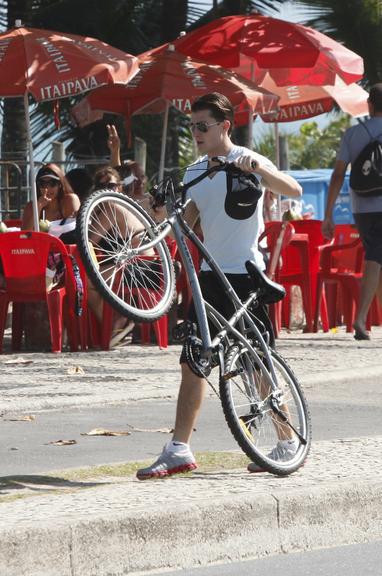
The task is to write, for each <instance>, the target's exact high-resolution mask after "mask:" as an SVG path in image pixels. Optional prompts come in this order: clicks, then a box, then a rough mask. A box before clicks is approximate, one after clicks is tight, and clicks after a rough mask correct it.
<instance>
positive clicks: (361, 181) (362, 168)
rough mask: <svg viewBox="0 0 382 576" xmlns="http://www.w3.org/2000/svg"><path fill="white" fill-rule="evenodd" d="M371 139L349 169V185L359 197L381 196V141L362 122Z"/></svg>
mask: <svg viewBox="0 0 382 576" xmlns="http://www.w3.org/2000/svg"><path fill="white" fill-rule="evenodd" d="M362 126H363V127H364V128H365V130H366V131H367V133H368V134H369V136H370V138H371V140H370V142H369V144H367V145H366V146H365V148H363V149H362V150H361V152H360V153H359V155H358V156H357V158H356V160H355V161H354V162H353V164H352V167H351V171H350V186H351V188H352V190H353V191H354V192H355V193H356V194H357V195H358V196H360V197H363V198H369V197H371V196H382V142H379V141H378V138H380V137H381V136H382V133H381V134H379V135H378V136H376V137H375V138H374V137H373V136H372V135H371V134H370V132H369V130H368V129H367V127H366V126H365V124H362Z"/></svg>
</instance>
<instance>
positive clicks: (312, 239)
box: [284, 220, 328, 274]
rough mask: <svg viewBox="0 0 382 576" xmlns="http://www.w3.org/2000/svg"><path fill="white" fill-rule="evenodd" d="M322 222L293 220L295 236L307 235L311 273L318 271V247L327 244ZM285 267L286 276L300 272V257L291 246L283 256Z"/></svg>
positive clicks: (296, 250)
mask: <svg viewBox="0 0 382 576" xmlns="http://www.w3.org/2000/svg"><path fill="white" fill-rule="evenodd" d="M321 227H322V221H321V220H293V228H294V229H295V232H296V234H307V235H308V236H309V245H308V250H309V267H310V270H312V271H314V270H315V271H316V272H317V271H318V268H319V261H320V253H319V247H320V246H323V245H324V244H327V243H328V240H326V239H325V238H324V236H323V234H322V230H321ZM284 258H285V266H284V272H285V273H286V274H298V273H300V272H301V271H302V270H301V257H300V253H299V250H298V248H296V247H294V246H293V245H292V244H291V245H290V246H288V249H287V250H286V252H285V255H284Z"/></svg>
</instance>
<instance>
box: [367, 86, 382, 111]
mask: <svg viewBox="0 0 382 576" xmlns="http://www.w3.org/2000/svg"><path fill="white" fill-rule="evenodd" d="M369 102H370V103H371V104H372V105H373V107H374V112H382V82H379V83H378V84H374V86H372V87H371V88H370V92H369Z"/></svg>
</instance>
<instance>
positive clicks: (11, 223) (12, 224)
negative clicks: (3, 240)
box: [3, 218, 23, 228]
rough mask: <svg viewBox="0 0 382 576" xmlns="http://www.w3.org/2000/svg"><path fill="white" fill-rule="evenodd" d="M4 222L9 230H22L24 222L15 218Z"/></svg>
mask: <svg viewBox="0 0 382 576" xmlns="http://www.w3.org/2000/svg"><path fill="white" fill-rule="evenodd" d="M3 222H4V224H5V225H6V227H7V228H21V224H22V222H23V221H22V219H21V218H15V219H12V220H3Z"/></svg>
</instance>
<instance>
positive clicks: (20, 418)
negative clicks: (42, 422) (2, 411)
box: [3, 414, 36, 422]
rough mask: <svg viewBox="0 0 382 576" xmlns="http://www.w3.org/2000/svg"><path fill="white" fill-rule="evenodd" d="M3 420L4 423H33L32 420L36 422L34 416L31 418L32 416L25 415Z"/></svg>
mask: <svg viewBox="0 0 382 576" xmlns="http://www.w3.org/2000/svg"><path fill="white" fill-rule="evenodd" d="M3 420H4V421H5V422H33V420H36V416H33V414H25V415H24V416H10V417H9V418H4V419H3Z"/></svg>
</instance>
